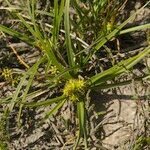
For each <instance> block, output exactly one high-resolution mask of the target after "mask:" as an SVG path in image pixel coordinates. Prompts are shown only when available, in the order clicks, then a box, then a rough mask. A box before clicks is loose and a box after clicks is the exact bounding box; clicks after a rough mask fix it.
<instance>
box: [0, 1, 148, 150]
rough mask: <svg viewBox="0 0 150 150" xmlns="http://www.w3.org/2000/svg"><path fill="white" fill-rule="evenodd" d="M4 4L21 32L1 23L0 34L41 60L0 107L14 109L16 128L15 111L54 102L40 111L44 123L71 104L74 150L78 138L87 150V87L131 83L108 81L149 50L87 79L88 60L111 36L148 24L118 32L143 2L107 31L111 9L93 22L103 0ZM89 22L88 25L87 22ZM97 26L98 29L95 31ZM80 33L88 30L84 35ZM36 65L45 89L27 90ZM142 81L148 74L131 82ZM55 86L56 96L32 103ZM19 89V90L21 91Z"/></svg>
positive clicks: (24, 74)
mask: <svg viewBox="0 0 150 150" xmlns="http://www.w3.org/2000/svg"><path fill="white" fill-rule="evenodd" d="M5 2H6V3H7V7H4V8H2V9H6V10H8V11H10V14H11V15H12V16H13V17H15V19H16V24H18V26H21V27H22V26H23V27H24V28H23V31H21V29H20V30H18V31H16V30H14V29H13V28H12V27H7V26H5V25H2V24H1V25H0V31H1V32H3V33H5V34H8V35H10V36H12V37H16V38H18V39H20V40H21V41H23V42H25V43H27V44H29V45H31V46H33V47H35V48H37V49H39V50H40V51H41V56H40V58H39V59H38V60H37V61H36V63H35V64H34V65H32V66H30V68H29V69H27V71H26V72H25V73H23V76H22V78H21V80H20V82H19V84H18V86H17V87H16V91H15V92H14V93H13V94H12V95H11V96H9V97H7V98H4V99H1V101H0V104H1V105H3V104H7V106H8V111H9V112H10V113H11V112H12V111H13V109H14V107H18V108H19V112H18V124H20V118H21V113H22V110H23V109H24V108H25V107H37V108H38V107H46V106H50V105H52V104H55V106H54V107H53V108H52V109H50V110H49V111H48V112H45V117H44V119H48V118H49V117H50V116H51V115H52V114H55V113H56V112H57V111H58V110H59V109H60V108H61V107H62V106H63V105H64V104H66V103H67V102H68V101H71V102H72V105H74V106H75V107H76V109H77V118H78V126H79V133H78V135H77V140H76V142H75V144H74V149H76V148H77V146H78V145H79V143H80V141H81V138H83V139H84V145H85V149H88V137H89V135H88V133H87V127H86V121H87V120H86V111H87V110H86V93H87V91H88V90H89V89H92V90H97V89H109V88H115V87H118V86H122V85H126V84H130V83H131V82H132V81H130V80H128V81H124V82H121V81H120V82H119V81H118V82H113V80H114V79H116V78H117V77H120V76H121V75H124V74H126V73H128V71H129V70H131V69H132V68H133V66H134V65H136V64H137V63H138V62H140V61H141V60H142V59H143V58H144V57H146V56H147V55H149V53H150V46H147V47H146V48H145V49H144V50H143V51H141V52H139V53H138V54H137V55H135V56H132V57H130V58H128V59H125V60H122V61H120V62H118V63H115V64H114V65H113V66H110V67H108V68H107V69H104V70H102V71H99V72H98V73H96V74H95V73H94V72H92V73H90V74H89V75H85V74H86V71H87V70H88V68H87V67H88V66H89V63H90V62H91V61H92V60H93V58H95V57H97V56H96V53H97V52H98V51H101V49H102V48H103V47H105V46H106V44H107V43H108V42H109V41H110V40H112V39H113V38H117V37H119V35H121V34H126V33H130V32H134V31H137V30H142V29H147V28H150V24H144V25H140V26H136V27H132V28H128V29H123V28H124V27H125V26H126V25H127V24H128V22H129V21H131V20H133V19H134V18H135V16H136V14H137V13H139V12H140V11H141V10H142V9H143V8H144V7H146V6H147V5H148V4H149V2H148V3H146V4H145V5H144V6H143V7H142V8H140V9H139V10H138V11H137V12H136V13H134V14H133V15H131V16H130V17H129V18H128V19H127V20H125V21H123V22H122V23H121V24H118V25H117V24H116V25H115V26H113V27H112V25H111V27H110V22H108V20H109V19H108V18H110V16H112V15H111V14H114V15H115V17H116V16H117V15H116V13H117V12H116V10H115V12H113V8H111V7H110V8H107V10H108V13H107V12H106V13H107V17H106V18H105V19H104V20H102V18H101V19H99V20H98V17H99V13H102V12H104V11H105V8H106V7H108V6H107V4H108V2H109V1H107V0H104V1H100V2H99V1H96V0H95V1H86V2H85V1H79V0H72V1H71V0H61V1H58V0H54V2H53V3H52V4H51V6H50V10H49V11H46V10H40V9H39V8H38V4H39V3H40V1H38V0H27V3H24V2H23V1H21V2H20V5H19V6H20V7H16V6H15V5H13V3H12V2H11V1H9V0H5ZM118 6H119V7H118V8H120V7H121V6H120V5H118ZM82 8H83V9H82ZM91 12H92V13H91ZM39 16H40V17H39ZM42 16H47V17H49V18H50V19H49V22H44V23H41V22H40V20H39V18H41V17H42ZM102 16H103V15H102ZM103 17H104V16H103ZM74 19H75V21H74ZM90 20H91V21H90ZM94 21H95V22H94ZM91 22H92V24H90V23H91ZM98 22H99V25H98V28H96V26H97V25H96V24H97V23H98ZM88 25H89V28H88ZM101 25H103V28H102V29H100V26H101ZM90 26H91V27H90ZM93 26H95V27H94V28H93ZM104 28H106V30H107V32H103V31H104ZM86 30H89V31H90V32H91V33H90V35H89V33H88V32H87V31H86ZM98 30H99V31H98ZM102 33H103V34H102ZM88 38H89V39H88ZM41 66H44V68H45V71H44V74H43V76H44V79H45V83H44V84H43V87H46V88H44V89H43V88H41V89H40V88H39V89H38V90H36V91H34V92H33V91H30V89H31V87H32V86H33V82H34V81H35V80H36V77H37V76H39V75H40V73H39V72H38V68H39V67H41ZM84 75H85V76H84ZM143 78H146V79H148V78H149V74H148V75H147V76H145V77H141V78H138V79H137V80H142V79H143ZM55 87H60V88H61V90H58V95H59V96H56V97H54V98H50V99H46V100H44V101H36V102H34V101H33V99H34V98H35V97H37V96H39V95H42V94H43V93H44V92H47V90H53V89H54V88H55ZM22 89H24V92H23V93H22ZM20 94H21V96H20Z"/></svg>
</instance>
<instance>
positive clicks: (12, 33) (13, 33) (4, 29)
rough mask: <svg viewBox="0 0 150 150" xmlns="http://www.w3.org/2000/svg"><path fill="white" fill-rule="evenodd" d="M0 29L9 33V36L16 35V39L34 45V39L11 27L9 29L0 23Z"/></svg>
mask: <svg viewBox="0 0 150 150" xmlns="http://www.w3.org/2000/svg"><path fill="white" fill-rule="evenodd" d="M0 31H2V32H4V33H6V34H9V35H11V36H14V37H17V38H18V39H20V40H22V41H24V42H27V43H28V44H31V45H34V40H33V39H32V38H30V37H29V36H28V35H25V34H22V33H20V32H17V31H15V30H13V29H10V28H8V27H6V26H3V25H0Z"/></svg>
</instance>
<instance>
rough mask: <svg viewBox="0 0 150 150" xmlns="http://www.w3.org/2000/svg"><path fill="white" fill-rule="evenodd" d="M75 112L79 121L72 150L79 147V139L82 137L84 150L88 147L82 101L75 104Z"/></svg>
mask: <svg viewBox="0 0 150 150" xmlns="http://www.w3.org/2000/svg"><path fill="white" fill-rule="evenodd" d="M77 111H78V119H79V135H78V138H77V141H76V144H75V146H74V150H75V149H76V148H77V146H78V145H79V142H80V139H81V137H84V144H85V149H87V147H88V142H87V131H86V118H85V117H86V115H85V103H84V101H79V102H77Z"/></svg>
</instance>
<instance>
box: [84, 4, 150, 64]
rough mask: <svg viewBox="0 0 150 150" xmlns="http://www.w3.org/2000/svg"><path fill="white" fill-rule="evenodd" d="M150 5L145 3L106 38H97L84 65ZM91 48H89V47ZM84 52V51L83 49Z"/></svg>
mask: <svg viewBox="0 0 150 150" xmlns="http://www.w3.org/2000/svg"><path fill="white" fill-rule="evenodd" d="M149 3H150V1H149V2H147V3H146V4H145V5H144V6H143V7H141V8H140V9H139V10H137V12H135V13H134V14H133V15H131V16H130V17H129V18H128V19H127V20H125V21H124V22H123V23H121V24H120V25H119V26H118V27H117V28H116V29H114V30H113V31H112V32H111V33H110V34H108V35H107V36H104V37H102V38H97V40H96V41H95V42H94V43H93V44H92V47H93V50H91V51H90V52H89V54H88V55H87V57H86V58H85V59H84V63H87V61H88V60H89V59H90V58H91V56H92V55H93V54H94V53H95V52H96V51H97V50H99V49H100V48H101V47H102V46H103V45H104V44H105V43H106V42H108V41H109V40H110V39H112V38H113V37H115V36H116V35H117V33H119V31H120V30H121V29H122V28H123V27H124V26H125V25H127V24H128V23H129V22H130V21H131V20H133V19H134V18H135V16H136V15H137V14H138V13H139V12H140V11H141V10H142V9H143V8H145V7H146V6H147V5H148V4H149ZM90 47H91V46H90ZM85 50H86V49H85ZM85 50H84V51H85Z"/></svg>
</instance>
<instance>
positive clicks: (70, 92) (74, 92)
mask: <svg viewBox="0 0 150 150" xmlns="http://www.w3.org/2000/svg"><path fill="white" fill-rule="evenodd" d="M84 87H85V82H84V80H82V79H70V80H69V81H68V82H67V83H66V85H65V86H64V89H63V94H64V95H65V96H66V97H68V98H69V99H70V100H71V101H78V100H79V99H78V98H79V95H80V94H83V93H84Z"/></svg>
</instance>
